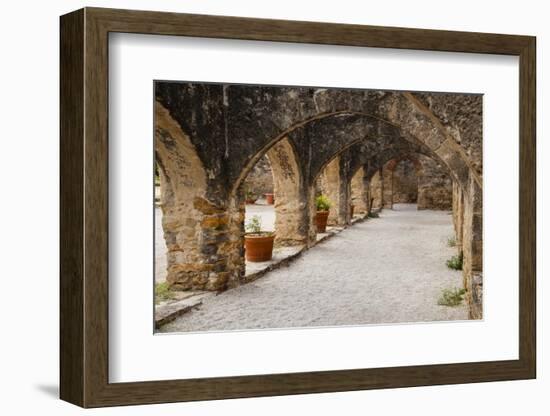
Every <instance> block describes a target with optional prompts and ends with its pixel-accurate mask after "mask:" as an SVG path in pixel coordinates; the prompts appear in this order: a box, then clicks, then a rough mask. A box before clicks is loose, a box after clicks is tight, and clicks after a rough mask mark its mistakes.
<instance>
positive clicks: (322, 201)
mask: <svg viewBox="0 0 550 416" xmlns="http://www.w3.org/2000/svg"><path fill="white" fill-rule="evenodd" d="M315 206H316V207H317V211H328V210H329V209H330V206H331V202H330V200H329V199H328V198H327V197H326V196H325V195H319V196H318V197H317V198H315Z"/></svg>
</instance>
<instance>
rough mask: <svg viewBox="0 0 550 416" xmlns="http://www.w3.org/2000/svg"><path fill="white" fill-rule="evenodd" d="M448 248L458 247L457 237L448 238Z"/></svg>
mask: <svg viewBox="0 0 550 416" xmlns="http://www.w3.org/2000/svg"><path fill="white" fill-rule="evenodd" d="M447 246H449V247H456V237H455V236H454V235H452V236H450V237H447Z"/></svg>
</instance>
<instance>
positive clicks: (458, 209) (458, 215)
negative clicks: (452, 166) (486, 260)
mask: <svg viewBox="0 0 550 416" xmlns="http://www.w3.org/2000/svg"><path fill="white" fill-rule="evenodd" d="M452 186H453V225H454V229H455V238H456V248H457V250H458V252H459V253H462V228H463V223H464V197H463V193H462V189H461V188H460V186H459V185H458V184H457V183H456V182H455V181H453V185H452Z"/></svg>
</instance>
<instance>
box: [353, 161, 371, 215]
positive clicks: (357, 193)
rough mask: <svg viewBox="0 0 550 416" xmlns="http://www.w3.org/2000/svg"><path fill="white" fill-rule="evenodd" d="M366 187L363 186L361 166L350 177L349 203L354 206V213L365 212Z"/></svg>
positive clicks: (363, 171) (363, 178) (363, 177)
mask: <svg viewBox="0 0 550 416" xmlns="http://www.w3.org/2000/svg"><path fill="white" fill-rule="evenodd" d="M367 189H368V182H367V184H366V186H365V170H364V169H363V168H362V167H361V168H359V170H358V171H357V172H356V173H355V175H353V177H352V178H351V203H352V204H353V205H354V206H355V213H357V214H359V213H360V214H366V213H367V204H368V199H367V197H368V196H367Z"/></svg>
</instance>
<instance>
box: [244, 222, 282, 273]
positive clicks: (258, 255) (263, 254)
mask: <svg viewBox="0 0 550 416" xmlns="http://www.w3.org/2000/svg"><path fill="white" fill-rule="evenodd" d="M245 230H246V234H245V235H244V249H245V254H246V260H247V261H252V262H262V261H269V260H271V258H272V256H273V241H274V240H275V234H274V233H273V232H271V231H262V219H261V218H260V217H259V216H258V215H254V216H253V217H252V218H251V219H250V220H249V221H248V222H247V223H246V225H245Z"/></svg>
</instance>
